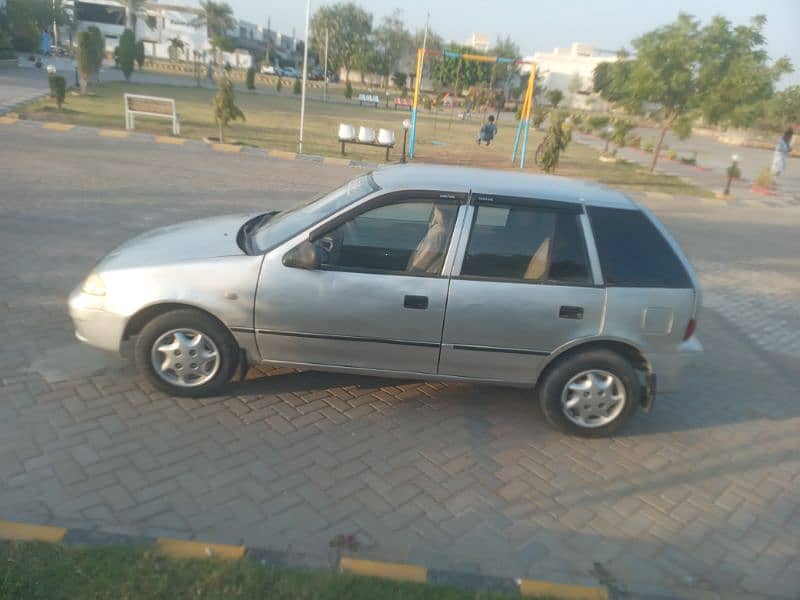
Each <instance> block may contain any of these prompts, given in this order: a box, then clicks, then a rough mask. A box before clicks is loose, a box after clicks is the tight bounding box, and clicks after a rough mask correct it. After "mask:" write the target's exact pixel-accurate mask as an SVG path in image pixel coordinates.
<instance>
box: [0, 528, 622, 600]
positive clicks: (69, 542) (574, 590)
mask: <svg viewBox="0 0 800 600" xmlns="http://www.w3.org/2000/svg"><path fill="white" fill-rule="evenodd" d="M0 540H5V541H26V542H47V543H54V544H58V543H61V544H64V545H65V546H110V545H129V546H151V547H153V548H154V549H155V550H156V551H157V552H158V553H160V554H162V555H164V556H168V557H170V558H178V559H185V558H217V559H222V560H241V559H247V560H251V561H253V562H256V563H258V564H260V565H263V566H270V567H283V568H286V567H288V568H303V569H308V568H312V569H317V570H319V562H318V561H316V562H314V563H313V564H310V563H309V561H308V560H303V557H302V555H296V554H294V553H292V552H290V551H274V550H267V549H263V548H249V547H247V546H235V545H228V544H215V543H209V542H203V541H199V540H180V539H175V538H162V537H159V538H151V537H140V536H134V535H127V534H119V533H108V532H103V531H99V530H85V529H65V528H63V527H52V526H49V525H36V524H32V523H16V522H14V521H3V520H0ZM330 568H331V570H334V571H337V572H339V573H348V574H350V575H358V576H362V577H377V578H380V579H390V580H393V581H405V582H413V583H431V584H435V585H436V584H438V585H448V586H451V587H455V588H459V589H462V590H466V591H488V592H496V593H505V594H519V595H520V596H522V597H528V596H545V597H547V598H559V599H561V598H563V599H570V600H608V598H609V589H608V588H607V587H606V586H600V585H598V586H587V585H573V584H568V583H557V582H554V581H541V580H537V579H524V578H522V579H514V578H511V577H495V576H491V575H480V574H475V573H462V572H458V571H446V570H440V569H430V568H428V567H424V566H421V565H412V564H406V563H393V562H384V561H375V560H367V559H361V558H354V557H352V556H337V557H336V558H335V559H334V560H331V564H330Z"/></svg>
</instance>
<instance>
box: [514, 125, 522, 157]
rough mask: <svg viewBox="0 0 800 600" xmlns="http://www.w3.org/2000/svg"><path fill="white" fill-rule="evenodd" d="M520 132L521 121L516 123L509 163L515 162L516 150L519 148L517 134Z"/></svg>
mask: <svg viewBox="0 0 800 600" xmlns="http://www.w3.org/2000/svg"><path fill="white" fill-rule="evenodd" d="M521 131H522V119H520V120H519V123H517V135H515V136H514V150H513V151H512V152H511V162H512V163H513V162H514V161H515V160H517V148H519V134H520V132H521Z"/></svg>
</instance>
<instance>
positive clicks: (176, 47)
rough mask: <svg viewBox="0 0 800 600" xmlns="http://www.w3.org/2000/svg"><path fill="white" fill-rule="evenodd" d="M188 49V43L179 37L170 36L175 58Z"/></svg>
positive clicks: (172, 52)
mask: <svg viewBox="0 0 800 600" xmlns="http://www.w3.org/2000/svg"><path fill="white" fill-rule="evenodd" d="M185 49H186V44H185V43H184V42H183V40H182V39H181V38H179V37H174V38H170V40H169V50H170V54H171V55H172V58H173V59H176V58H179V57H180V53H181V52H182V51H183V50H185Z"/></svg>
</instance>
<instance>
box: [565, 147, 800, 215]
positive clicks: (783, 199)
mask: <svg viewBox="0 0 800 600" xmlns="http://www.w3.org/2000/svg"><path fill="white" fill-rule="evenodd" d="M573 139H574V140H575V141H577V142H580V143H581V144H586V145H587V146H591V147H593V148H597V149H598V150H602V149H603V148H604V147H605V141H604V140H601V139H600V138H598V137H596V136H593V135H586V134H584V133H580V132H575V133H574V134H573ZM745 150H746V149H742V151H745ZM738 151H739V149H738V148H736V147H731V153H733V152H738ZM758 152H762V153H763V152H765V151H763V150H762V151H758ZM617 156H619V157H621V158H624V159H625V160H627V161H630V162H634V163H637V164H639V165H642V166H643V167H647V168H649V167H650V162H651V161H652V159H653V155H652V154H650V153H647V152H645V151H644V150H640V149H638V148H620V149H619V150H618V151H617ZM702 161H703V159H702V158H700V159H699V164H700V167H694V166H692V165H684V164H682V163H680V162H677V161H673V160H669V159H668V158H667V157H666V154H665V153H664V152H662V153H661V156H660V158H659V161H658V164H657V166H656V170H657V171H659V172H662V173H667V174H669V175H675V176H676V177H680V178H681V179H684V180H686V181H688V182H690V183H693V184H695V185H699V186H700V187H704V188H706V189H708V190H712V191H715V192H721V191H722V190H723V189H724V187H725V181H726V174H725V172H726V171H725V170H726V168H727V166H719V164H717V162H718V161H717V162H715V163H712V164H713V165H714V166H713V167H711V166H707V164H706V163H703V162H702ZM729 164H730V163H729ZM799 173H800V160H797V159H791V160H790V161H789V165H788V167H787V172H786V174H785V176H784V177H783V180H782V182H781V187H779V189H778V193H777V195H775V196H765V195H762V194H757V193H755V192H752V191H751V190H750V187H751V185H752V183H753V180H752V179H741V180H738V181H734V182H733V184H732V185H731V201H733V202H737V203H739V204H744V205H750V206H800V177H798V174H799Z"/></svg>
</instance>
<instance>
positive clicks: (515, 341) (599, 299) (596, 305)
mask: <svg viewBox="0 0 800 600" xmlns="http://www.w3.org/2000/svg"><path fill="white" fill-rule="evenodd" d="M472 204H473V205H472V206H469V207H468V209H467V213H466V215H465V223H466V225H465V228H466V234H465V235H462V237H461V243H460V244H459V249H458V251H457V256H458V257H459V258H457V259H456V263H455V265H454V269H453V276H452V280H451V284H450V295H449V298H448V304H447V315H446V317H445V324H444V332H443V337H442V351H441V358H440V361H439V373H440V374H443V375H455V376H464V377H472V378H477V379H483V380H497V381H505V382H509V383H533V382H535V381H536V378H537V376H538V374H539V371H540V370H541V367H542V365H543V364H544V362H545V361H546V359H547V357H548V355H549V354H550V353H552V352H553V351H554V350H555V349H556V348H558V347H559V346H561V345H563V344H565V343H567V342H569V341H572V340H574V339H576V338H581V337H587V336H592V335H596V334H597V333H598V332H599V330H600V327H601V320H602V313H603V300H604V290H603V289H602V287H599V286H595V285H594V279H593V276H592V269H591V266H590V261H589V258H588V254H587V251H586V243H585V237H584V236H585V229H586V228H587V225H586V217H585V215H584V213H583V207H582V205H580V204H577V203H576V204H570V203H564V202H548V201H540V200H535V199H528V198H509V197H494V196H487V195H477V196H473V202H472Z"/></svg>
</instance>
